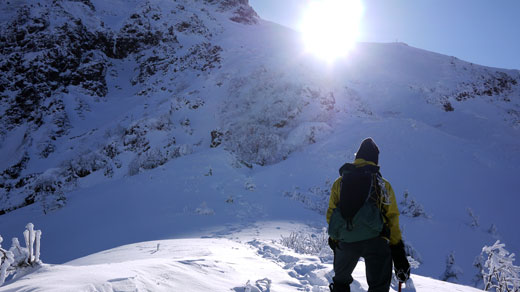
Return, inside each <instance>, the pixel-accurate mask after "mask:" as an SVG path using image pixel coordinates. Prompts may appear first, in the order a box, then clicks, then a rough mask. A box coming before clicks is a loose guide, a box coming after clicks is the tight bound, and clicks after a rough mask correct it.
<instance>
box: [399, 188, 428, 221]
mask: <svg viewBox="0 0 520 292" xmlns="http://www.w3.org/2000/svg"><path fill="white" fill-rule="evenodd" d="M399 204H400V205H401V208H400V209H399V211H400V212H401V214H402V215H405V216H408V217H412V218H417V217H423V218H427V219H429V218H431V216H430V215H428V214H427V213H426V211H425V210H424V207H423V205H421V204H419V203H418V202H417V201H416V200H415V198H410V194H409V193H408V191H405V192H404V200H402V201H401V202H400V203H399Z"/></svg>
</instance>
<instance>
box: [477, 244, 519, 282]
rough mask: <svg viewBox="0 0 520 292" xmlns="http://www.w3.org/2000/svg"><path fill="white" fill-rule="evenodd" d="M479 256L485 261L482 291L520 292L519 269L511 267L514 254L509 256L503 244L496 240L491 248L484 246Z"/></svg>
mask: <svg viewBox="0 0 520 292" xmlns="http://www.w3.org/2000/svg"><path fill="white" fill-rule="evenodd" d="M481 255H482V256H483V258H485V259H486V262H485V263H484V269H483V271H482V275H483V278H484V290H486V291H488V290H490V289H495V291H496V292H518V291H520V267H517V266H515V265H513V262H514V260H515V254H514V253H511V254H510V253H509V252H508V251H507V250H506V249H505V244H503V243H500V240H497V241H496V242H495V244H493V245H492V246H484V247H483V248H482V254H481Z"/></svg>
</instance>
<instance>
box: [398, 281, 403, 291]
mask: <svg viewBox="0 0 520 292" xmlns="http://www.w3.org/2000/svg"><path fill="white" fill-rule="evenodd" d="M402 287H403V282H401V281H399V290H398V291H399V292H401V288H402Z"/></svg>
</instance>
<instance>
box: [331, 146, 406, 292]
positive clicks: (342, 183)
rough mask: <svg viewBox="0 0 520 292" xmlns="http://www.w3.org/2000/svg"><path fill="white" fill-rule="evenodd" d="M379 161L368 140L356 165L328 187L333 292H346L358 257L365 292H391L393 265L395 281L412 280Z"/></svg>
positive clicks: (345, 167)
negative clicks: (364, 279) (364, 271)
mask: <svg viewBox="0 0 520 292" xmlns="http://www.w3.org/2000/svg"><path fill="white" fill-rule="evenodd" d="M378 160H379V149H378V147H377V145H376V143H375V142H374V140H372V139H371V138H366V139H365V140H363V142H362V143H361V146H360V147H359V150H358V152H357V153H356V159H355V161H354V163H345V164H344V165H343V166H342V167H341V168H340V169H339V174H340V177H339V178H338V179H336V181H335V182H334V184H333V185H332V190H331V193H330V199H329V208H328V210H327V223H329V236H330V237H329V245H330V247H331V248H332V250H333V251H334V274H335V275H334V277H333V283H331V284H330V286H329V288H330V290H331V291H332V292H350V283H352V282H353V280H354V279H353V278H352V272H353V270H354V268H355V267H356V264H357V262H358V260H359V258H360V257H363V258H364V259H365V266H366V277H367V282H368V287H369V288H368V291H369V292H388V291H389V290H390V282H391V279H392V261H393V263H394V269H395V274H396V276H397V278H398V280H399V282H406V280H407V279H408V278H409V277H410V264H409V263H408V260H407V258H406V253H405V250H404V244H403V241H402V239H401V230H400V228H399V211H398V209H397V203H396V200H395V194H394V191H393V189H392V186H391V185H390V183H389V182H388V181H387V180H385V179H384V178H383V177H382V176H381V173H380V172H379V166H378Z"/></svg>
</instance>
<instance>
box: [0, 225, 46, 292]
mask: <svg viewBox="0 0 520 292" xmlns="http://www.w3.org/2000/svg"><path fill="white" fill-rule="evenodd" d="M25 228H26V230H25V231H24V232H23V235H24V239H25V246H26V247H22V246H21V245H20V242H19V241H18V238H13V244H12V246H11V248H10V249H9V250H5V249H3V248H2V246H1V243H2V241H3V238H2V237H1V236H0V285H3V283H4V281H5V279H6V278H7V277H8V276H9V275H11V274H14V273H16V271H17V270H18V269H24V268H27V267H34V266H38V265H41V264H42V261H41V260H40V239H41V235H42V232H41V231H40V230H34V224H32V223H29V224H27V226H26V227H25Z"/></svg>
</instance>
